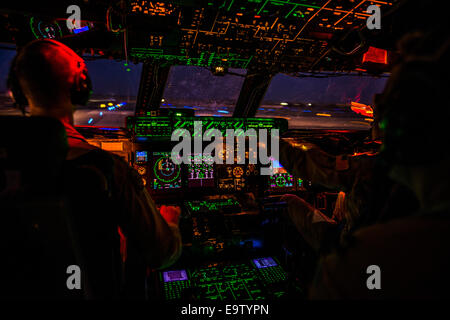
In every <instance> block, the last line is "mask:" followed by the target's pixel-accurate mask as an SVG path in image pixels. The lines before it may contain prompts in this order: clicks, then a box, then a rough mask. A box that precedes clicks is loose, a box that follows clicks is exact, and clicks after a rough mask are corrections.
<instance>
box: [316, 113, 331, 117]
mask: <svg viewBox="0 0 450 320" xmlns="http://www.w3.org/2000/svg"><path fill="white" fill-rule="evenodd" d="M316 116H319V117H331V114H329V113H316Z"/></svg>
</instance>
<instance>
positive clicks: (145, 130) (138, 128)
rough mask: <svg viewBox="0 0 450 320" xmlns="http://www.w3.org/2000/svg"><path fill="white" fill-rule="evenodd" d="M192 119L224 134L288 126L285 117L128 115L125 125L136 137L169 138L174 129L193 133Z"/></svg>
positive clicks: (282, 129) (281, 130) (206, 128)
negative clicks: (233, 131)
mask: <svg viewBox="0 0 450 320" xmlns="http://www.w3.org/2000/svg"><path fill="white" fill-rule="evenodd" d="M194 121H201V123H202V130H203V132H205V131H206V130H208V129H217V130H219V131H220V132H221V133H222V135H223V136H226V130H227V129H233V130H237V129H242V130H243V131H246V130H247V129H255V130H256V131H258V129H268V130H270V129H279V130H280V133H282V132H285V131H286V130H287V128H288V123H287V120H286V119H281V118H277V119H268V118H231V117H230V118H217V117H128V118H127V127H128V129H131V130H133V132H134V134H135V136H136V137H147V138H155V139H158V138H162V139H170V137H171V136H172V133H173V132H174V131H175V130H176V129H186V130H188V131H189V132H190V133H191V134H193V133H194Z"/></svg>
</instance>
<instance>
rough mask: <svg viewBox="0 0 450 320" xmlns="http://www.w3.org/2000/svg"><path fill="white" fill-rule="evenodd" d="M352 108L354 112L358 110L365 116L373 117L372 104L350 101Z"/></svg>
mask: <svg viewBox="0 0 450 320" xmlns="http://www.w3.org/2000/svg"><path fill="white" fill-rule="evenodd" d="M350 108H351V109H352V111H353V112H356V113H358V114H360V115H363V116H365V117H370V118H373V109H372V107H371V106H368V105H365V104H362V103H358V102H353V101H352V102H351V103H350Z"/></svg>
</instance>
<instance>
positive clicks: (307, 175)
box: [280, 38, 418, 252]
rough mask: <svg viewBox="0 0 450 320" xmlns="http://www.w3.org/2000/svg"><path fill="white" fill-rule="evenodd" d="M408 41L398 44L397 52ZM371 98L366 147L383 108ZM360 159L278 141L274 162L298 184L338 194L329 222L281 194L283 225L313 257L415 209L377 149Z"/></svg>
mask: <svg viewBox="0 0 450 320" xmlns="http://www.w3.org/2000/svg"><path fill="white" fill-rule="evenodd" d="M409 42H411V41H410V40H408V39H407V38H405V39H404V40H403V41H402V42H400V43H399V51H400V52H402V51H404V50H405V49H403V47H407V46H408V45H409V44H408V43H409ZM380 98H381V95H375V98H374V104H375V106H374V108H373V111H374V121H373V122H372V128H371V137H370V138H371V141H370V143H372V144H375V145H376V146H378V145H379V143H380V141H381V139H382V135H383V132H382V131H381V130H380V128H379V123H380V117H381V115H382V114H383V112H384V111H385V109H386V108H388V107H389V106H386V105H383V104H379V103H378V100H379V99H380ZM373 149H375V150H374V151H373V152H366V153H363V154H350V155H345V154H344V155H335V154H331V153H329V152H327V151H325V150H324V149H322V148H320V147H319V146H317V145H315V144H312V143H307V142H304V143H299V142H297V141H290V140H288V139H280V163H281V164H282V165H283V166H284V167H285V168H287V170H288V171H290V172H292V173H293V174H295V175H296V176H298V177H302V179H306V180H310V181H312V182H313V183H314V184H318V185H322V186H324V187H328V188H330V189H332V190H340V192H339V195H338V199H337V201H336V206H335V208H334V212H333V216H332V217H331V218H330V217H328V216H326V215H325V214H324V213H322V212H321V211H320V210H318V209H316V208H314V207H313V206H312V205H311V204H309V203H308V202H306V201H305V200H304V199H302V198H300V197H298V196H295V195H290V194H288V195H285V196H284V198H283V199H284V200H285V201H286V202H287V203H288V216H289V220H290V221H291V222H292V223H293V224H294V226H295V227H296V229H297V230H298V231H299V232H300V233H301V234H302V236H303V238H304V239H305V240H306V241H307V243H308V244H309V245H310V246H311V247H312V248H313V249H314V250H315V251H316V252H327V251H329V250H331V249H332V248H333V247H338V246H340V245H341V244H345V243H346V242H349V241H352V237H351V234H352V232H353V231H355V230H357V229H358V228H361V227H363V226H368V225H371V224H374V223H376V222H384V221H388V220H391V219H394V218H398V217H401V216H403V215H405V214H407V213H408V212H411V211H413V210H415V209H416V208H417V207H418V202H417V199H416V198H415V196H414V194H413V193H412V192H411V191H410V190H409V189H408V188H406V187H405V186H403V185H401V184H398V183H397V182H395V181H394V180H393V179H391V178H390V177H389V176H388V172H387V167H386V165H385V163H384V161H383V160H382V159H379V158H378V156H377V155H378V150H376V149H377V148H373Z"/></svg>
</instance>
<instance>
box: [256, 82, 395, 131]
mask: <svg viewBox="0 0 450 320" xmlns="http://www.w3.org/2000/svg"><path fill="white" fill-rule="evenodd" d="M386 80H387V77H379V78H376V77H368V76H359V75H340V74H337V75H336V74H335V75H333V76H328V77H327V76H326V75H316V76H315V77H310V76H308V77H293V76H288V75H285V74H278V75H276V76H275V77H274V78H273V79H272V81H271V83H270V85H269V88H268V89H267V92H266V95H265V96H264V99H263V101H262V103H261V105H260V107H259V109H258V111H257V113H256V116H257V117H270V118H272V117H283V118H287V119H288V121H289V128H293V129H320V128H323V129H353V130H361V129H369V128H370V123H371V122H372V120H373V119H372V117H371V116H372V114H369V115H368V114H366V113H365V112H359V111H360V110H364V108H365V106H363V105H370V106H371V105H372V104H373V97H374V95H375V94H376V93H380V92H382V91H383V89H384V86H385V83H386ZM361 104H362V105H361ZM352 107H353V109H354V110H352Z"/></svg>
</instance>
